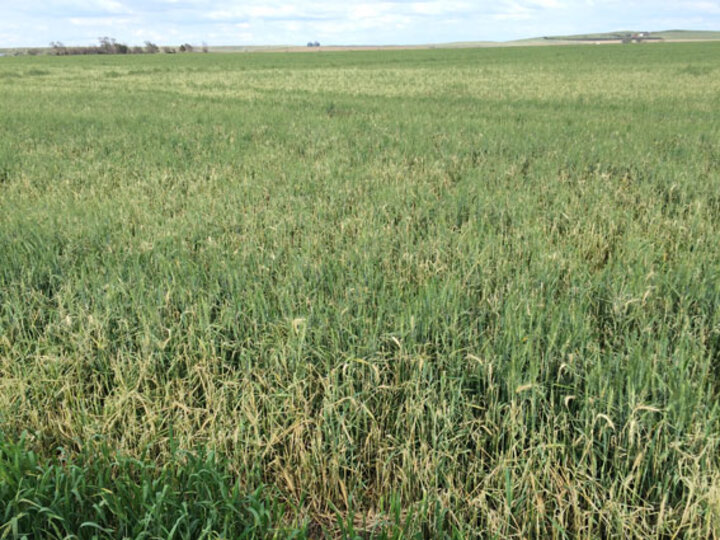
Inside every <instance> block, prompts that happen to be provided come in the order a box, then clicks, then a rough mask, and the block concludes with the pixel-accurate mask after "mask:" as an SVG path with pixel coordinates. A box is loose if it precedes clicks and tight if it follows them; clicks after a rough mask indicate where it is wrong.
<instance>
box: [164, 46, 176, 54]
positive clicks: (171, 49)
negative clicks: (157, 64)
mask: <svg viewBox="0 0 720 540" xmlns="http://www.w3.org/2000/svg"><path fill="white" fill-rule="evenodd" d="M162 50H163V52H164V53H165V54H175V53H176V52H177V51H176V50H175V49H173V48H172V47H163V48H162Z"/></svg>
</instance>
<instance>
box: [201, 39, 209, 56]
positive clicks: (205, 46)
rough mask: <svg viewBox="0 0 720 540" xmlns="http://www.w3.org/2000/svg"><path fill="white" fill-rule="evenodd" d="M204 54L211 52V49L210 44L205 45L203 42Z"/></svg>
mask: <svg viewBox="0 0 720 540" xmlns="http://www.w3.org/2000/svg"><path fill="white" fill-rule="evenodd" d="M202 52H204V53H208V52H210V48H209V47H208V44H207V43H205V42H204V41H203V44H202Z"/></svg>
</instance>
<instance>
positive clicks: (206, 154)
mask: <svg viewBox="0 0 720 540" xmlns="http://www.w3.org/2000/svg"><path fill="white" fill-rule="evenodd" d="M719 56H720V44H714V43H703V44H657V45H654V46H652V47H649V46H628V47H623V46H608V47H583V46H578V47H550V48H545V47H535V48H507V49H457V50H427V51H395V52H388V51H382V52H353V53H329V54H322V55H283V54H277V55H228V54H223V55H219V54H218V55H215V54H209V55H202V54H200V55H183V56H169V55H158V56H134V57H120V56H115V57H58V58H51V57H25V58H4V59H3V61H2V62H0V96H1V97H2V99H0V254H1V256H0V509H1V510H0V536H2V534H5V535H8V536H9V537H10V538H13V537H20V536H21V535H22V534H23V533H28V534H35V535H36V537H40V536H45V537H63V536H64V534H66V533H69V532H72V533H77V534H79V535H80V537H83V538H84V537H87V538H90V537H91V535H92V534H100V535H101V536H103V535H104V536H106V537H113V538H117V537H122V536H123V535H125V536H131V537H136V536H138V535H140V534H142V533H143V532H150V533H152V534H154V535H157V536H162V537H168V536H172V535H174V537H175V538H199V537H202V535H203V534H205V535H206V536H211V532H212V531H215V532H217V533H218V534H221V535H225V537H240V536H241V534H246V535H247V537H252V536H258V537H259V536H262V535H267V534H272V533H273V531H274V532H275V533H276V534H278V535H279V536H280V537H284V536H285V535H289V534H291V533H294V534H297V535H298V536H297V537H304V536H308V537H318V536H319V535H320V534H321V531H325V532H326V533H327V534H328V535H338V534H341V533H345V534H347V535H348V536H353V535H354V534H356V533H357V534H360V533H363V534H370V535H375V536H381V535H382V534H385V535H386V537H395V538H401V537H422V536H425V537H441V536H443V535H447V536H455V537H473V536H487V537H493V536H496V537H500V538H511V537H515V538H527V537H540V538H552V537H555V538H568V537H584V538H597V537H610V536H619V537H625V538H632V537H638V538H640V537H642V538H648V537H672V536H674V535H676V536H680V537H688V538H708V537H718V536H720V457H719V456H720V404H719V402H718V397H720V396H719V394H720V309H719V308H718V306H720V242H718V238H720V217H719V216H720V146H719V145H718V141H720V113H719V112H718V111H720V67H718V63H717V58H718V57H719ZM23 433H24V435H23ZM30 451H32V452H30ZM203 531H204V532H203ZM83 535H84V536H83Z"/></svg>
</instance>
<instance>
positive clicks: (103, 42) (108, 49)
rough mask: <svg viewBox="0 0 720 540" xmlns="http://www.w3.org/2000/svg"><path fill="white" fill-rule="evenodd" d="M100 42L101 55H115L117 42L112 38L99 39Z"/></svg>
mask: <svg viewBox="0 0 720 540" xmlns="http://www.w3.org/2000/svg"><path fill="white" fill-rule="evenodd" d="M98 41H99V42H100V47H99V49H100V50H99V52H100V54H114V53H115V40H114V39H113V38H110V37H100V38H98Z"/></svg>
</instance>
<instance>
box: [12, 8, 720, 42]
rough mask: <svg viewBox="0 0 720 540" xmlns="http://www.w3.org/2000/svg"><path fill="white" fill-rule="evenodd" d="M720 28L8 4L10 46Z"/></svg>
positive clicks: (713, 15)
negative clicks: (106, 39)
mask: <svg viewBox="0 0 720 540" xmlns="http://www.w3.org/2000/svg"><path fill="white" fill-rule="evenodd" d="M678 28H680V29H693V30H720V0H474V1H473V0H334V1H331V0H266V1H260V0H29V1H28V0H0V48H2V47H23V46H41V47H42V46H47V45H48V44H49V43H50V42H51V41H60V42H62V43H64V44H65V45H89V44H92V43H96V42H97V38H98V37H100V36H109V37H113V38H116V39H117V40H118V41H120V42H124V43H127V44H129V45H135V44H142V43H144V42H145V41H153V42H156V43H158V44H160V45H179V44H181V43H185V42H188V43H193V44H200V43H203V42H206V43H208V44H209V45H303V44H305V43H307V42H308V41H319V42H320V43H322V44H327V45H331V44H337V45H390V44H395V45H399V44H425V43H447V42H455V41H509V40H513V39H522V38H528V37H537V36H545V35H562V34H575V33H588V32H605V31H613V30H623V29H632V30H651V31H652V30H666V29H678Z"/></svg>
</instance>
